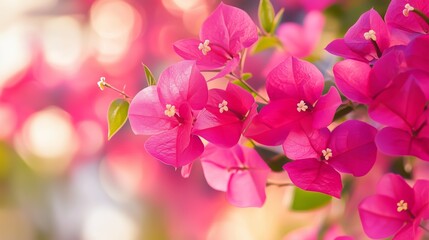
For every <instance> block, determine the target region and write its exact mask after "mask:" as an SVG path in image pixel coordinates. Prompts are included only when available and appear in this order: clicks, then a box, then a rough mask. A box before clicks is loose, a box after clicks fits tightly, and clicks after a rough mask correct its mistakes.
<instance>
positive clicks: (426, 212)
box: [359, 174, 429, 240]
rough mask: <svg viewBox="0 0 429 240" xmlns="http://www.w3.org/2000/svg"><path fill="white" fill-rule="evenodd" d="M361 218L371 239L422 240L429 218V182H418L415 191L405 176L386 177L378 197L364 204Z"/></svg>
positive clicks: (380, 185) (366, 200)
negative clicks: (420, 226) (425, 224)
mask: <svg viewBox="0 0 429 240" xmlns="http://www.w3.org/2000/svg"><path fill="white" fill-rule="evenodd" d="M359 215H360V219H361V222H362V226H363V229H364V230H365V233H366V234H367V235H368V236H369V237H371V238H387V237H389V236H392V235H394V237H393V239H394V240H399V239H418V238H417V237H418V236H419V235H420V233H421V229H419V225H420V222H421V221H422V220H425V219H428V218H429V181H428V180H417V181H416V183H415V184H414V187H413V188H411V187H410V186H409V185H408V184H407V183H406V182H405V181H404V179H403V178H402V177H401V176H399V175H395V174H386V175H384V176H383V178H382V179H381V180H380V182H379V183H378V186H377V194H376V195H373V196H370V197H368V198H366V199H364V200H363V201H362V202H361V203H360V205H359Z"/></svg>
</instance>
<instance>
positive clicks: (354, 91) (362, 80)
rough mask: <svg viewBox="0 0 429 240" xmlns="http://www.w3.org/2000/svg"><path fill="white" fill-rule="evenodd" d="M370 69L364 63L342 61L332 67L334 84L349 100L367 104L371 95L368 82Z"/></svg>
mask: <svg viewBox="0 0 429 240" xmlns="http://www.w3.org/2000/svg"><path fill="white" fill-rule="evenodd" d="M370 71H371V67H370V66H369V65H368V64H367V63H364V62H360V61H355V60H344V61H341V62H338V63H336V64H335V66H334V76H335V83H336V84H337V87H338V88H339V89H340V91H341V92H342V93H343V94H344V95H345V96H346V97H347V98H348V99H350V100H352V101H355V102H358V103H363V104H368V103H370V102H371V94H370V93H369V91H368V82H369V81H368V80H369V73H370Z"/></svg>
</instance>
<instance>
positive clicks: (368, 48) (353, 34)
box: [326, 9, 390, 62]
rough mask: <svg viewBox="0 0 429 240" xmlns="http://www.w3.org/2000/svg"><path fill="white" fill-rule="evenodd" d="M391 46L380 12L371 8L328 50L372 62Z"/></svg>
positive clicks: (350, 57) (331, 44)
mask: <svg viewBox="0 0 429 240" xmlns="http://www.w3.org/2000/svg"><path fill="white" fill-rule="evenodd" d="M389 46H390V34H389V31H388V29H387V25H386V24H385V23H384V21H383V19H382V18H381V16H380V14H378V12H377V11H375V10H374V9H371V10H369V11H367V12H365V13H364V14H362V15H361V17H360V18H359V19H358V20H357V22H356V23H355V24H354V25H353V26H352V27H350V29H349V30H348V31H347V33H346V34H345V35H344V39H337V40H334V41H333V42H331V43H330V44H329V45H328V46H327V47H326V50H327V51H328V52H330V53H332V54H334V55H337V56H340V57H344V58H346V59H354V60H358V61H363V62H372V61H374V60H376V59H379V58H380V57H381V55H382V54H383V52H384V50H386V49H387V48H388V47H389Z"/></svg>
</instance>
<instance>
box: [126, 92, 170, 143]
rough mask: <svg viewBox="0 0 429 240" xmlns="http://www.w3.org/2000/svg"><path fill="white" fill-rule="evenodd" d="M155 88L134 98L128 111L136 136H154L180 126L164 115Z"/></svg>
mask: <svg viewBox="0 0 429 240" xmlns="http://www.w3.org/2000/svg"><path fill="white" fill-rule="evenodd" d="M164 111H165V106H162V105H161V103H160V101H159V98H158V93H157V91H156V87H155V86H149V87H146V88H144V89H143V90H141V91H140V92H139V93H137V95H136V96H135V97H134V98H133V100H132V101H131V104H130V109H129V111H128V118H129V120H130V125H131V129H132V130H133V132H134V133H135V134H143V135H153V134H158V133H161V132H163V131H166V130H169V129H172V128H174V127H176V126H177V125H178V122H177V120H176V119H175V118H170V117H168V116H166V115H165V114H164Z"/></svg>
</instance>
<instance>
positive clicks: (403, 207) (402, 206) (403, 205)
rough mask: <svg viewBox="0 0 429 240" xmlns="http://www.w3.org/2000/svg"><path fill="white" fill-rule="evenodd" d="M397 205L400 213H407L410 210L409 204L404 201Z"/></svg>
mask: <svg viewBox="0 0 429 240" xmlns="http://www.w3.org/2000/svg"><path fill="white" fill-rule="evenodd" d="M396 205H397V206H398V208H397V209H396V211H398V212H402V211H406V210H407V209H408V203H406V202H405V201H404V200H401V201H399V202H398V203H397V204H396Z"/></svg>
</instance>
